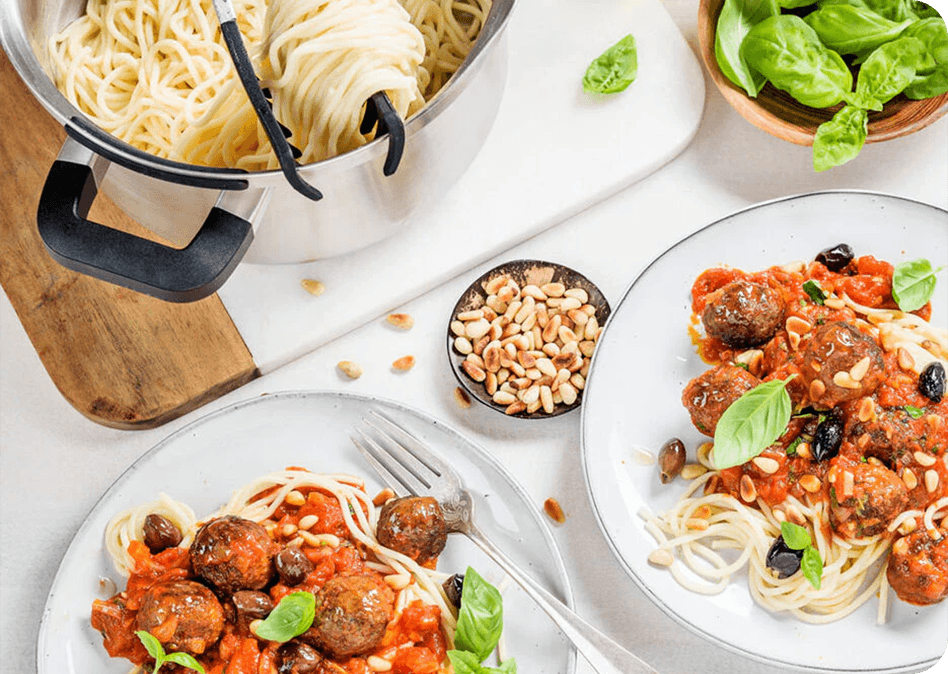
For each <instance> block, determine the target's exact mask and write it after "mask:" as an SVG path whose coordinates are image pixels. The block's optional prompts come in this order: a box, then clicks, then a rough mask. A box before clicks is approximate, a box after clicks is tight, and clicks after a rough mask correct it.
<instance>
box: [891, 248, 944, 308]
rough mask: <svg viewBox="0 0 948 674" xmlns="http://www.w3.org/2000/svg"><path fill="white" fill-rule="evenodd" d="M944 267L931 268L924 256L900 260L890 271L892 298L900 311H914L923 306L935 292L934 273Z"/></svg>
mask: <svg viewBox="0 0 948 674" xmlns="http://www.w3.org/2000/svg"><path fill="white" fill-rule="evenodd" d="M942 269H944V267H939V268H938V269H932V263H931V262H929V261H928V260H926V259H924V258H920V259H918V260H910V261H908V262H900V263H899V264H897V265H895V269H894V270H893V272H892V299H894V300H895V301H896V303H897V304H898V305H899V309H901V310H902V311H916V310H918V309H921V308H922V307H924V306H925V305H926V304H927V303H928V300H930V299H931V298H932V293H934V292H935V281H936V279H935V274H937V273H938V272H940V271H941V270H942Z"/></svg>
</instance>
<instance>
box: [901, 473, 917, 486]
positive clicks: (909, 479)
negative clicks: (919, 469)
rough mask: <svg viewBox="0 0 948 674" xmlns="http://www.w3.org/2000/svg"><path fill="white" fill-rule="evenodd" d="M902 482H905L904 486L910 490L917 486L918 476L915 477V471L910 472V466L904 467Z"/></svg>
mask: <svg viewBox="0 0 948 674" xmlns="http://www.w3.org/2000/svg"><path fill="white" fill-rule="evenodd" d="M902 482H904V483H905V486H906V487H908V489H909V491H912V490H913V489H915V487H917V486H918V478H917V477H915V473H914V472H912V469H911V468H906V469H905V472H904V473H902Z"/></svg>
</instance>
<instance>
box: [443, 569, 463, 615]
mask: <svg viewBox="0 0 948 674" xmlns="http://www.w3.org/2000/svg"><path fill="white" fill-rule="evenodd" d="M441 587H443V588H444V593H445V594H446V595H448V600H449V601H450V602H451V603H452V604H454V605H455V606H457V607H458V608H461V591H462V590H463V589H464V574H463V573H456V574H454V575H453V576H451V577H450V578H448V579H447V580H446V581H444V585H442V586H441Z"/></svg>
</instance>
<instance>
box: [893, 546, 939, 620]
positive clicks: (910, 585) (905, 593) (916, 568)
mask: <svg viewBox="0 0 948 674" xmlns="http://www.w3.org/2000/svg"><path fill="white" fill-rule="evenodd" d="M886 577H887V578H888V579H889V584H890V585H891V586H892V589H893V590H895V593H896V594H897V595H898V596H899V599H901V600H902V601H907V602H908V603H910V604H915V605H916V606H927V605H928V604H937V603H938V602H940V601H941V600H942V599H944V598H945V597H948V529H937V530H936V529H931V530H926V529H919V530H918V531H914V532H912V533H911V534H909V535H908V536H905V537H904V538H900V539H898V540H897V541H895V543H894V544H893V545H892V554H891V555H890V556H889V566H888V568H887V569H886Z"/></svg>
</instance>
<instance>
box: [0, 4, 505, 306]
mask: <svg viewBox="0 0 948 674" xmlns="http://www.w3.org/2000/svg"><path fill="white" fill-rule="evenodd" d="M514 2H515V0H494V3H493V7H492V9H491V12H490V16H489V18H488V20H487V22H486V24H485V26H484V28H483V30H482V31H481V35H480V37H479V38H478V41H477V44H476V45H475V46H474V49H473V51H472V52H471V54H470V56H469V57H468V59H467V61H466V62H465V63H464V65H463V66H462V68H461V69H460V70H459V71H458V72H457V73H455V75H454V76H453V77H452V78H451V80H450V81H449V83H448V84H447V86H445V87H444V88H443V89H442V90H441V91H440V92H439V93H438V94H437V96H436V97H435V98H434V100H432V101H431V102H430V103H429V104H428V105H427V106H426V107H425V108H424V109H422V110H421V112H419V113H418V114H417V115H415V116H414V117H412V118H411V119H409V120H408V121H407V122H406V123H405V136H406V139H405V149H404V155H403V156H402V159H401V163H400V165H399V168H398V170H397V171H396V172H395V174H394V175H391V176H384V175H383V170H382V169H383V164H384V163H385V159H386V154H387V148H388V145H387V139H386V137H382V138H379V139H376V140H375V141H373V142H371V143H369V144H367V145H365V146H363V147H361V148H359V149H358V150H355V151H352V152H349V153H346V154H344V155H341V156H338V157H334V158H332V159H328V160H326V161H322V162H318V163H316V164H310V165H308V166H305V167H303V168H302V169H301V171H300V172H301V174H302V175H303V176H304V177H305V179H306V181H307V182H309V183H310V184H311V185H315V186H317V187H318V188H319V189H320V191H321V192H322V193H323V195H324V196H323V198H322V199H321V200H319V201H311V200H309V199H307V198H306V197H304V196H302V195H301V194H299V193H297V192H296V191H295V190H293V188H292V187H290V185H289V184H288V183H287V182H286V180H285V178H284V176H283V174H282V173H281V172H280V171H261V172H253V173H248V172H244V171H239V170H229V169H208V168H205V167H199V166H194V165H189V164H182V163H179V162H171V161H168V160H164V159H159V158H157V157H154V156H152V155H150V154H147V153H144V152H141V151H139V150H137V149H135V148H133V147H131V146H130V145H128V144H126V143H124V142H122V141H120V140H118V139H116V138H114V137H113V136H111V135H109V134H107V133H105V132H104V131H102V130H101V129H99V128H98V127H96V126H94V125H93V124H92V123H91V122H90V121H89V120H88V118H86V117H85V116H84V115H83V114H82V113H81V112H80V111H79V110H78V109H77V108H75V107H74V106H73V105H72V104H70V103H69V102H68V101H67V100H66V99H65V97H63V95H62V94H61V93H60V92H59V90H58V89H57V88H56V86H55V84H54V82H53V80H52V77H51V75H50V63H49V58H48V54H47V46H46V45H47V43H48V40H49V38H50V37H51V36H52V35H53V34H55V33H56V32H58V31H60V30H62V28H63V27H65V26H66V25H67V24H68V23H69V22H70V21H72V20H74V19H76V18H77V17H78V16H80V15H81V13H82V12H83V10H84V2H83V1H82V0H4V1H3V2H2V3H0V44H2V46H3V49H4V51H5V52H6V54H7V56H8V57H9V59H10V61H11V62H12V63H13V66H14V67H15V68H16V70H17V71H18V72H19V74H20V76H21V77H22V78H23V80H24V81H25V82H26V84H27V86H28V87H29V88H30V90H31V91H32V92H33V95H34V96H36V97H37V99H38V100H39V101H40V102H41V103H42V104H43V106H44V107H45V108H46V109H47V110H48V111H49V112H50V113H51V114H52V115H53V116H54V117H55V118H56V119H57V120H58V121H59V122H60V123H61V124H63V125H64V127H65V129H66V133H67V134H68V136H69V138H67V140H66V142H65V144H64V145H63V147H62V150H61V151H60V154H59V157H58V158H57V160H56V162H55V163H54V164H53V166H52V168H51V169H50V172H49V175H48V176H47V179H46V184H45V186H44V189H43V193H42V195H41V197H40V207H39V212H38V218H37V224H38V227H39V230H40V234H41V236H42V237H43V241H44V243H45V244H46V248H47V250H48V251H49V253H50V254H51V255H52V256H53V257H54V258H55V259H56V260H58V261H59V262H60V263H62V264H63V265H64V266H66V267H68V268H70V269H73V270H76V271H79V272H81V273H85V274H89V275H91V276H95V277H97V278H102V279H105V280H107V281H110V282H112V283H115V284H117V285H122V286H125V287H128V288H131V289H133V290H137V291H140V292H144V293H147V294H149V295H153V296H155V297H159V298H162V299H165V300H169V301H173V302H190V301H194V300H197V299H201V298H202V297H206V296H207V295H210V294H211V293H213V292H214V291H216V290H217V289H218V288H219V287H220V286H221V285H222V284H223V283H224V281H225V280H226V279H227V277H228V276H229V275H230V274H231V272H233V270H234V268H235V267H236V265H237V264H238V263H239V262H240V261H241V259H246V261H248V262H259V263H299V262H306V261H311V260H316V259H320V258H325V257H331V256H335V255H340V254H343V253H346V252H350V251H353V250H357V249H359V248H362V247H365V246H368V245H369V244H372V243H375V242H376V241H380V240H381V239H383V238H385V237H388V236H390V235H392V234H394V233H395V232H397V231H398V229H399V227H400V226H401V225H402V223H404V222H405V221H406V219H407V218H408V217H409V215H410V214H411V213H413V212H414V211H416V209H419V208H422V207H424V206H426V205H430V204H432V203H434V202H435V201H437V200H438V199H439V197H440V196H441V195H442V194H444V192H446V191H447V190H448V188H449V187H450V186H451V185H453V184H454V183H455V182H456V181H457V180H458V178H460V176H461V174H462V173H463V172H464V170H465V169H466V168H467V166H468V165H469V164H470V162H471V161H472V160H473V159H474V157H475V155H476V154H477V152H478V151H479V150H480V148H481V146H482V144H483V142H484V139H485V137H486V136H487V133H488V131H489V130H490V127H491V125H492V124H493V121H494V118H495V117H496V114H497V109H498V107H499V106H500V100H501V96H502V94H503V89H504V82H505V80H506V74H507V45H506V31H505V30H504V29H505V27H506V24H507V20H508V18H509V15H510V12H511V10H512V8H513V4H514ZM99 189H101V190H102V191H103V193H105V194H107V195H108V196H109V197H110V198H111V199H112V200H113V201H114V202H115V203H116V204H118V206H119V207H121V208H122V209H123V210H124V211H125V212H127V213H128V214H129V215H130V216H132V217H133V218H134V219H135V220H137V221H138V222H139V223H141V224H142V225H144V226H145V227H146V228H148V229H150V230H151V231H153V232H155V233H156V234H158V235H159V236H161V237H163V238H164V239H166V240H168V241H170V242H171V244H172V245H171V246H163V245H159V244H156V243H153V242H151V241H147V240H144V239H140V238H137V237H133V236H130V235H128V234H125V233H123V232H119V231H117V230H113V229H110V228H107V227H104V226H102V225H99V224H97V223H94V222H92V221H90V220H87V219H86V215H87V214H88V211H89V208H90V207H91V205H92V201H93V199H94V198H95V196H96V193H97V191H98V190H99Z"/></svg>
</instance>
